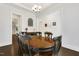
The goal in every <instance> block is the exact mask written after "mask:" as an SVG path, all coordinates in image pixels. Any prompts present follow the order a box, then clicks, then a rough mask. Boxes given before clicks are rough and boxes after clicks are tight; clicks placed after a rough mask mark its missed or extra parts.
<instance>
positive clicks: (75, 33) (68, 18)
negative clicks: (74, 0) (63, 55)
mask: <svg viewBox="0 0 79 59" xmlns="http://www.w3.org/2000/svg"><path fill="white" fill-rule="evenodd" d="M39 19H40V20H39V21H40V22H41V21H43V22H48V23H49V20H50V21H56V22H57V26H56V27H50V26H49V29H48V28H47V29H45V28H44V27H43V25H44V23H43V22H41V23H42V26H41V25H40V26H41V27H42V29H41V31H43V30H48V31H52V33H53V32H54V35H55V36H58V35H60V34H61V33H62V46H63V47H66V48H69V49H72V50H75V51H79V27H78V25H79V4H57V5H55V6H51V7H49V8H48V9H46V10H44V11H42V12H41V13H40V16H39ZM39 21H38V22H39ZM50 29H51V30H50Z"/></svg>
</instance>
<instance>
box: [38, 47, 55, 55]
mask: <svg viewBox="0 0 79 59" xmlns="http://www.w3.org/2000/svg"><path fill="white" fill-rule="evenodd" d="M54 51H55V46H52V47H49V48H41V49H39V56H52V55H55V54H54Z"/></svg>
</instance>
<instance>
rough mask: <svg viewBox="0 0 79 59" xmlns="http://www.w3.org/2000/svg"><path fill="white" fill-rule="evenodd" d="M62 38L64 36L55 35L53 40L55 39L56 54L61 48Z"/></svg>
mask: <svg viewBox="0 0 79 59" xmlns="http://www.w3.org/2000/svg"><path fill="white" fill-rule="evenodd" d="M61 39H62V36H58V37H54V38H53V40H54V41H55V55H58V53H59V50H60V48H61V43H62V42H61Z"/></svg>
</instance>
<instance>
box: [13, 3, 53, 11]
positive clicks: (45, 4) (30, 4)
mask: <svg viewBox="0 0 79 59" xmlns="http://www.w3.org/2000/svg"><path fill="white" fill-rule="evenodd" d="M14 4H15V5H17V6H19V7H22V8H24V9H28V10H29V11H33V10H32V7H33V6H34V5H39V6H41V7H42V8H41V11H42V10H44V9H45V8H47V7H49V6H50V5H51V4H52V3H14Z"/></svg>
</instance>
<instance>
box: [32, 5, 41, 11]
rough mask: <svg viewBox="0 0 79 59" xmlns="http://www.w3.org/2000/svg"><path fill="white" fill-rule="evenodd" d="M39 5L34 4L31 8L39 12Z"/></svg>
mask: <svg viewBox="0 0 79 59" xmlns="http://www.w3.org/2000/svg"><path fill="white" fill-rule="evenodd" d="M41 8H42V7H41V6H39V5H34V6H33V7H32V10H33V11H34V12H39V11H40V10H41Z"/></svg>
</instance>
